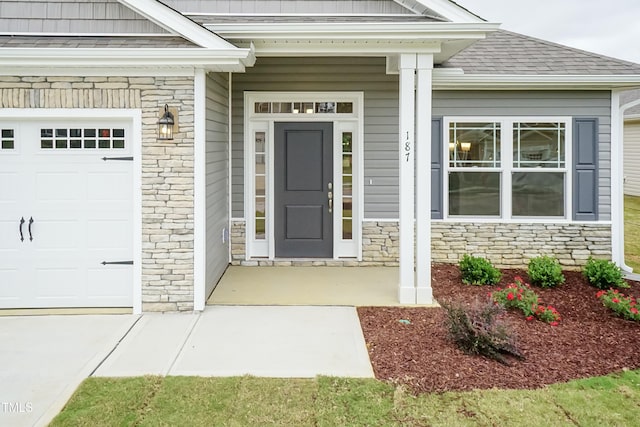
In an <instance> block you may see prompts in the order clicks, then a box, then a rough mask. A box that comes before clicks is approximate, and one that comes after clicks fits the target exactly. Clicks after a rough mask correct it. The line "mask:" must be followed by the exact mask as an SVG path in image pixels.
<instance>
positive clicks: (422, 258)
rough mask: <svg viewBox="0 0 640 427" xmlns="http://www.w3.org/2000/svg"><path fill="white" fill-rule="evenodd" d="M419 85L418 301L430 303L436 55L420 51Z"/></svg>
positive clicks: (418, 65)
mask: <svg viewBox="0 0 640 427" xmlns="http://www.w3.org/2000/svg"><path fill="white" fill-rule="evenodd" d="M417 62H418V63H417V69H418V71H417V80H418V81H417V87H416V273H417V282H416V302H417V303H418V304H431V302H432V300H433V292H432V290H431V99H432V93H431V92H432V91H431V88H432V84H431V82H432V81H431V77H432V74H433V73H432V70H433V55H429V54H419V55H418V61H417Z"/></svg>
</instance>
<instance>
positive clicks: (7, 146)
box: [2, 140, 14, 150]
mask: <svg viewBox="0 0 640 427" xmlns="http://www.w3.org/2000/svg"><path fill="white" fill-rule="evenodd" d="M2 149H3V150H13V149H14V145H13V141H11V140H2Z"/></svg>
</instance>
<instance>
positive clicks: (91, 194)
mask: <svg viewBox="0 0 640 427" xmlns="http://www.w3.org/2000/svg"><path fill="white" fill-rule="evenodd" d="M129 185H131V174H130V173H129V172H128V171H122V172H108V173H107V172H102V173H89V174H88V177H87V187H88V189H89V191H88V195H87V201H89V202H110V203H112V202H127V203H128V202H129V198H128V192H125V191H122V188H123V187H127V186H129Z"/></svg>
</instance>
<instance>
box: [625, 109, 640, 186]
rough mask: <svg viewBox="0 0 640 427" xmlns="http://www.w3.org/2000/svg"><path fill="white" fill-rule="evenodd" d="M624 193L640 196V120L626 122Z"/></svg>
mask: <svg viewBox="0 0 640 427" xmlns="http://www.w3.org/2000/svg"><path fill="white" fill-rule="evenodd" d="M624 194H628V195H631V196H640V120H635V121H630V122H627V123H625V124H624Z"/></svg>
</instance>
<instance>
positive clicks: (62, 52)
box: [0, 46, 255, 74]
mask: <svg viewBox="0 0 640 427" xmlns="http://www.w3.org/2000/svg"><path fill="white" fill-rule="evenodd" d="M0 63H2V71H3V74H4V71H6V70H8V69H10V68H29V67H40V68H42V67H52V68H56V67H61V68H65V69H67V68H79V69H86V68H100V69H105V70H106V69H109V70H113V69H120V68H148V67H153V68H163V67H174V68H175V67H184V68H204V69H211V70H216V71H244V69H245V67H250V66H253V64H254V63H255V53H254V48H253V46H251V47H250V48H245V49H241V48H237V47H234V48H233V49H202V48H189V49H179V48H170V49H164V48H163V49H146V48H139V49H131V48H128V49H126V48H125V49H117V48H111V49H106V48H105V49H100V48H98V49H96V48H63V49H60V48H55V49H53V48H0Z"/></svg>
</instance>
